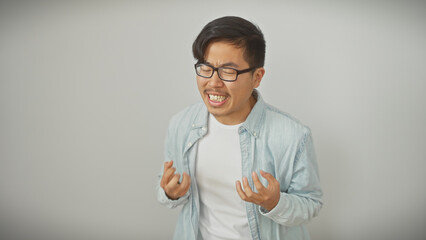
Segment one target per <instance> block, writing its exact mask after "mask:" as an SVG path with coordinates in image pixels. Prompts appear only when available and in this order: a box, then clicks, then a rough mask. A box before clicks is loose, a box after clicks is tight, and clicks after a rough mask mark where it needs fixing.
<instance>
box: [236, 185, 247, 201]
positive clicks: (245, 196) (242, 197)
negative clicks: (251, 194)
mask: <svg viewBox="0 0 426 240" xmlns="http://www.w3.org/2000/svg"><path fill="white" fill-rule="evenodd" d="M235 187H236V188H237V193H238V195H239V196H240V198H241V199H242V200H244V201H248V202H249V200H248V197H247V195H246V194H245V193H244V191H243V189H242V188H241V182H240V181H236V182H235Z"/></svg>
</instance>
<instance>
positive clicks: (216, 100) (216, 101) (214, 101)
mask: <svg viewBox="0 0 426 240" xmlns="http://www.w3.org/2000/svg"><path fill="white" fill-rule="evenodd" d="M207 96H208V98H209V103H210V106H212V107H220V106H222V105H223V104H225V103H226V101H227V100H228V96H226V95H216V94H209V93H208V94H207Z"/></svg>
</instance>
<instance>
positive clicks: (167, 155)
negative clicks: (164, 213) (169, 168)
mask: <svg viewBox="0 0 426 240" xmlns="http://www.w3.org/2000/svg"><path fill="white" fill-rule="evenodd" d="M170 136H171V131H170V125H169V129H168V131H167V135H166V141H165V144H164V162H163V164H162V167H161V171H160V173H159V174H158V181H157V185H156V192H157V200H158V202H160V204H162V205H164V206H166V207H168V208H175V207H177V206H179V205H183V204H185V203H186V202H188V196H189V194H190V192H191V189H190V190H188V192H187V193H186V194H185V195H184V196H182V197H180V198H178V199H176V200H172V199H170V198H168V197H167V195H166V192H165V191H164V189H163V188H162V187H161V186H160V182H161V178H162V177H163V171H164V163H165V162H167V161H170V160H172V158H171V152H170V149H171V145H170V144H171V137H170Z"/></svg>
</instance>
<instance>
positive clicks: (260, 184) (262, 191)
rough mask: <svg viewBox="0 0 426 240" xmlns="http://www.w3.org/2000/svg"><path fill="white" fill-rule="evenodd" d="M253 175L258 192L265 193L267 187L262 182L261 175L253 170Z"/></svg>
mask: <svg viewBox="0 0 426 240" xmlns="http://www.w3.org/2000/svg"><path fill="white" fill-rule="evenodd" d="M251 175H252V177H253V183H254V186H255V187H256V189H257V192H258V193H264V192H265V190H266V189H265V187H264V186H263V184H262V183H261V182H260V180H259V177H258V176H257V174H256V173H255V172H253V173H252V174H251Z"/></svg>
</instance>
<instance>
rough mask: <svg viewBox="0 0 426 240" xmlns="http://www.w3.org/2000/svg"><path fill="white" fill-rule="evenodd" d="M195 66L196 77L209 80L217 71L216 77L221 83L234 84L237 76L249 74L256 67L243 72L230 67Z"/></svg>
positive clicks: (203, 64) (200, 64) (198, 64)
mask: <svg viewBox="0 0 426 240" xmlns="http://www.w3.org/2000/svg"><path fill="white" fill-rule="evenodd" d="M194 66H195V72H196V73H197V75H198V76H200V77H203V78H211V77H212V76H213V74H214V72H215V71H217V75H218V76H219V78H220V79H221V80H222V81H226V82H234V81H236V80H237V77H238V75H240V74H243V73H246V72H250V71H251V70H253V69H255V68H256V67H251V68H247V69H244V70H237V69H235V68H230V67H218V68H216V67H213V66H210V65H208V64H205V63H197V64H195V65H194Z"/></svg>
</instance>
